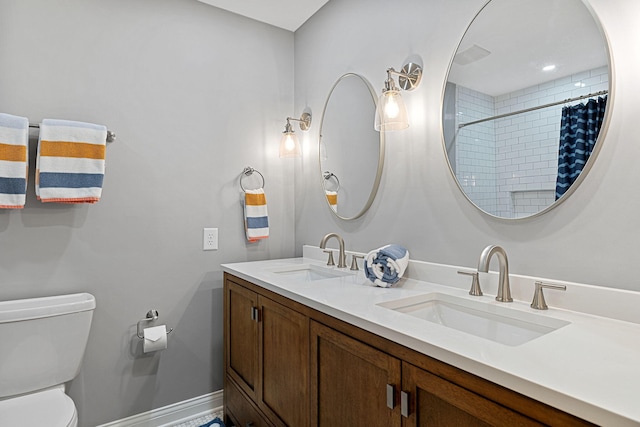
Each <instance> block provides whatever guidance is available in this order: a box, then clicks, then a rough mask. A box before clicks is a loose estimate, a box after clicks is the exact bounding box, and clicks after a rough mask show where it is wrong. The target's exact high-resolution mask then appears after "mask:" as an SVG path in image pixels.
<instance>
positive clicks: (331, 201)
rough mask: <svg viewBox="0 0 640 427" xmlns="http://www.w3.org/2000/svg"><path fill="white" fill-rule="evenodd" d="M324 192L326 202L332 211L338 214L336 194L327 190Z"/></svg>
mask: <svg viewBox="0 0 640 427" xmlns="http://www.w3.org/2000/svg"><path fill="white" fill-rule="evenodd" d="M324 192H325V195H326V196H327V202H329V206H330V207H331V209H333V211H334V212H338V192H337V191H329V190H325V191H324Z"/></svg>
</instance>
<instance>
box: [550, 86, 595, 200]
mask: <svg viewBox="0 0 640 427" xmlns="http://www.w3.org/2000/svg"><path fill="white" fill-rule="evenodd" d="M606 105H607V97H606V96H604V97H598V99H590V100H589V101H588V102H587V104H586V105H585V104H578V105H572V106H569V107H564V108H563V109H562V122H561V127H560V148H559V150H558V177H557V180H556V200H558V199H559V198H560V197H562V195H563V194H564V193H565V192H566V191H567V190H568V189H569V187H570V186H571V184H573V182H574V181H575V180H576V179H577V178H578V175H580V172H582V169H583V168H584V165H585V164H586V163H587V160H589V156H590V155H591V152H592V151H593V147H594V146H595V143H596V140H597V139H598V134H599V133H600V127H601V126H602V121H603V119H604V111H605V107H606Z"/></svg>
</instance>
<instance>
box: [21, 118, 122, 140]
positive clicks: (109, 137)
mask: <svg viewBox="0 0 640 427" xmlns="http://www.w3.org/2000/svg"><path fill="white" fill-rule="evenodd" d="M29 127H30V128H32V129H40V125H39V124H31V123H29ZM115 140H116V134H115V132H112V131H110V130H108V131H107V142H113V141H115Z"/></svg>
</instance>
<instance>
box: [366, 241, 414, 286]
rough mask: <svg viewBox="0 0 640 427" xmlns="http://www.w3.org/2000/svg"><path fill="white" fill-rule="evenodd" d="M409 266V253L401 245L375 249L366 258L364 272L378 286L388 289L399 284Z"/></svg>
mask: <svg viewBox="0 0 640 427" xmlns="http://www.w3.org/2000/svg"><path fill="white" fill-rule="evenodd" d="M408 265H409V251H408V250H407V249H405V248H403V247H402V246H400V245H387V246H383V247H381V248H378V249H375V250H373V251H371V252H369V253H368V254H367V256H366V257H365V258H364V272H365V275H366V276H367V278H368V279H369V280H370V281H371V282H372V283H373V284H374V285H376V286H380V287H382V288H387V287H389V286H393V285H394V284H396V283H398V281H399V280H400V278H402V275H403V274H404V271H405V270H406V269H407V266H408Z"/></svg>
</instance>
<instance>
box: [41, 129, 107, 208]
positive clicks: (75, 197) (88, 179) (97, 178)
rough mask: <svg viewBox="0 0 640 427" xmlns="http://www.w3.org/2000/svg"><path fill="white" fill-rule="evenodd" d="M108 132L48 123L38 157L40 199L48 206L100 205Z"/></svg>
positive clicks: (43, 132) (42, 136)
mask: <svg viewBox="0 0 640 427" xmlns="http://www.w3.org/2000/svg"><path fill="white" fill-rule="evenodd" d="M106 142H107V128H106V127H105V126H102V125H95V124H92V123H83V122H73V121H68V120H52V119H45V120H43V121H42V123H41V124H40V139H39V141H38V155H37V157H36V196H38V199H39V200H40V201H42V202H44V203H46V202H56V203H96V202H97V201H98V200H100V197H101V195H102V182H103V179H104V170H105V166H104V165H105V154H106Z"/></svg>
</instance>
